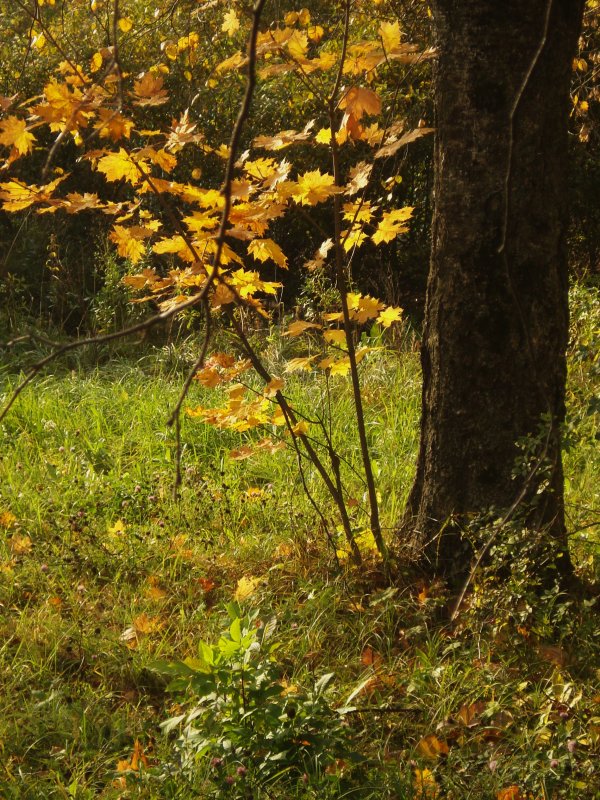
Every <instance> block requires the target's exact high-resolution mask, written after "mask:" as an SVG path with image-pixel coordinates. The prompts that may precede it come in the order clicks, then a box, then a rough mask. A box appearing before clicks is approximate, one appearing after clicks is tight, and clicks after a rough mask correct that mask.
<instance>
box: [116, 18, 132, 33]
mask: <svg viewBox="0 0 600 800" xmlns="http://www.w3.org/2000/svg"><path fill="white" fill-rule="evenodd" d="M118 24H119V30H120V31H122V32H123V33H129V31H130V30H131V29H132V28H133V22H132V21H131V19H130V18H129V17H121V19H120V20H119V23H118Z"/></svg>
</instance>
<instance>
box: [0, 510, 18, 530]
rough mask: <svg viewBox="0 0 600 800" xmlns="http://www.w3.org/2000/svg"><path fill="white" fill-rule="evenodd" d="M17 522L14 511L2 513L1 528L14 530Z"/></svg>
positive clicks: (0, 516)
mask: <svg viewBox="0 0 600 800" xmlns="http://www.w3.org/2000/svg"><path fill="white" fill-rule="evenodd" d="M16 521H17V518H16V517H15V515H14V514H13V513H12V511H0V528H7V529H8V528H12V526H13V525H14V524H15V522H16Z"/></svg>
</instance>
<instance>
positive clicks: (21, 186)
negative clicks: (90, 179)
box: [0, 175, 68, 211]
mask: <svg viewBox="0 0 600 800" xmlns="http://www.w3.org/2000/svg"><path fill="white" fill-rule="evenodd" d="M67 177H68V175H61V176H60V177H58V178H57V179H56V180H54V181H52V182H51V183H48V184H46V185H45V186H36V185H35V184H34V183H29V184H27V183H23V181H19V180H16V179H13V180H10V181H7V182H6V183H0V200H2V201H3V203H2V207H3V209H4V210H5V211H22V210H23V209H24V208H28V207H29V206H32V205H35V204H36V203H48V202H52V203H53V204H54V205H53V206H50V207H49V208H48V209H45V210H56V209H57V208H58V207H59V206H58V201H54V200H53V198H52V194H53V192H54V190H55V189H56V187H57V186H58V184H59V183H61V181H64V180H65V179H66V178H67Z"/></svg>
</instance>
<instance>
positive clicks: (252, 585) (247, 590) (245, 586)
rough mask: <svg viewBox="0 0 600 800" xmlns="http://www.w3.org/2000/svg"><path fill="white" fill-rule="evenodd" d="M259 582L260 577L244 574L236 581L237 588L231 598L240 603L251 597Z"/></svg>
mask: <svg viewBox="0 0 600 800" xmlns="http://www.w3.org/2000/svg"><path fill="white" fill-rule="evenodd" d="M260 582H261V579H260V578H253V577H252V576H244V577H242V578H240V579H239V581H238V582H237V588H236V590H235V593H234V595H233V599H234V600H237V602H238V603H241V602H242V601H243V600H247V599H248V598H249V597H251V596H252V595H253V594H254V593H255V592H256V589H257V588H258V586H259V584H260Z"/></svg>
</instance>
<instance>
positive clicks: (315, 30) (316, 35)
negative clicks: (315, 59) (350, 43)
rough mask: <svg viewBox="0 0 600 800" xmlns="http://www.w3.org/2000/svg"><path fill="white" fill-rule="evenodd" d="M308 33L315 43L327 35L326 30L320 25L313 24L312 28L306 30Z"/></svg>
mask: <svg viewBox="0 0 600 800" xmlns="http://www.w3.org/2000/svg"><path fill="white" fill-rule="evenodd" d="M306 33H307V35H308V38H309V39H310V40H311V42H314V43H315V44H319V42H320V41H321V39H322V38H323V36H324V35H325V31H324V30H323V28H322V27H321V26H320V25H311V26H310V28H309V29H308V30H307V31H306Z"/></svg>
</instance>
